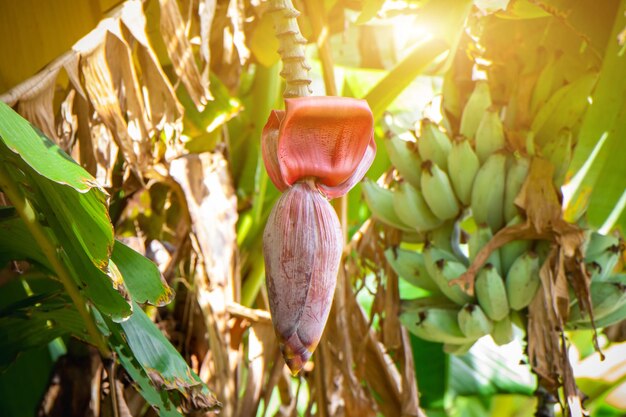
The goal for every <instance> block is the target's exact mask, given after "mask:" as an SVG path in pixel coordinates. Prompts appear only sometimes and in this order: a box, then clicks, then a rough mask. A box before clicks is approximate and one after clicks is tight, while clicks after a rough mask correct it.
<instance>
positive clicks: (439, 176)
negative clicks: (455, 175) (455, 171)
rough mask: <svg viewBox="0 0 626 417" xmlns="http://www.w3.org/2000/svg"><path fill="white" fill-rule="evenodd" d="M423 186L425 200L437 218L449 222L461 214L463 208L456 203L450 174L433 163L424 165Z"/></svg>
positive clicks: (426, 162)
mask: <svg viewBox="0 0 626 417" xmlns="http://www.w3.org/2000/svg"><path fill="white" fill-rule="evenodd" d="M421 185H422V193H423V194H424V199H425V200H426V203H427V204H428V207H430V209H431V210H432V212H433V213H434V214H435V216H437V217H438V218H440V219H441V220H448V219H452V218H455V217H456V216H457V215H458V214H459V211H460V210H461V207H460V206H459V203H458V202H457V201H456V196H455V194H454V190H453V189H452V184H450V179H449V178H448V174H446V173H445V172H444V171H443V170H442V169H441V168H439V166H437V164H435V163H434V162H433V161H424V163H423V164H422V178H421Z"/></svg>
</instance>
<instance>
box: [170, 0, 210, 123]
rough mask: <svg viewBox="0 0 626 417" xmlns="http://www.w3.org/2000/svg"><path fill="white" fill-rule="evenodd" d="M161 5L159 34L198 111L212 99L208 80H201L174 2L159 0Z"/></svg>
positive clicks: (183, 23) (183, 25)
mask: <svg viewBox="0 0 626 417" xmlns="http://www.w3.org/2000/svg"><path fill="white" fill-rule="evenodd" d="M159 3H160V5H161V34H162V36H163V40H164V41H165V46H166V47H167V52H168V54H169V56H170V59H171V60H172V65H173V67H174V71H176V75H178V77H179V78H180V79H181V81H182V82H183V84H184V85H185V88H187V91H188V92H189V96H190V97H191V99H192V100H193V102H194V104H195V105H196V108H197V109H198V111H202V110H203V109H204V106H206V104H207V102H208V101H209V100H212V99H213V97H212V96H211V93H210V91H209V85H208V83H207V81H208V80H203V78H202V77H201V75H200V71H199V70H198V67H197V66H196V63H195V62H194V59H193V51H192V49H191V44H190V43H189V40H188V39H187V36H186V30H185V22H184V21H183V18H182V16H181V14H180V10H179V8H178V4H176V0H159Z"/></svg>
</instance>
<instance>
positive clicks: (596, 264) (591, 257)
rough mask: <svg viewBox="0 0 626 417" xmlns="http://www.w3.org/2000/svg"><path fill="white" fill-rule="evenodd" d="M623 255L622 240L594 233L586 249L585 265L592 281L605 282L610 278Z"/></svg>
mask: <svg viewBox="0 0 626 417" xmlns="http://www.w3.org/2000/svg"><path fill="white" fill-rule="evenodd" d="M620 255H621V242H620V239H619V238H617V237H615V236H613V235H602V234H600V233H597V232H592V233H591V235H590V237H589V240H588V243H587V246H586V248H585V263H586V264H587V270H588V271H589V272H590V274H591V280H592V281H603V280H604V279H605V278H606V277H608V276H609V275H610V274H611V272H612V271H613V269H614V268H615V266H616V265H617V263H618V262H619V258H620Z"/></svg>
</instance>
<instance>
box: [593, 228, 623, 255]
mask: <svg viewBox="0 0 626 417" xmlns="http://www.w3.org/2000/svg"><path fill="white" fill-rule="evenodd" d="M619 246H620V239H619V238H618V237H616V236H613V235H603V234H601V233H598V232H591V233H590V234H589V237H588V238H587V242H585V262H593V261H594V260H595V259H596V258H598V257H599V256H601V255H602V253H604V252H605V251H606V250H607V249H609V248H611V247H617V248H619Z"/></svg>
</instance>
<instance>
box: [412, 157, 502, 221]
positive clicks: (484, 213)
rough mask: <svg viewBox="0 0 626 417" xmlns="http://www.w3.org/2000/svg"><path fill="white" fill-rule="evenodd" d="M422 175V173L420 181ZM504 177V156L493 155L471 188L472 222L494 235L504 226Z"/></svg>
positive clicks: (479, 172) (477, 175)
mask: <svg viewBox="0 0 626 417" xmlns="http://www.w3.org/2000/svg"><path fill="white" fill-rule="evenodd" d="M423 175H424V174H423V173H422V180H423V179H424V176H423ZM505 175H506V156H505V155H504V154H502V153H494V154H491V155H490V156H489V157H488V158H487V160H486V161H485V163H484V165H483V166H481V167H480V169H479V170H478V173H477V174H476V179H474V185H473V186H472V202H471V208H472V214H473V216H474V220H475V222H476V224H482V223H487V224H488V225H489V227H491V230H492V232H494V233H495V232H496V231H498V230H499V229H500V228H501V227H502V225H503V224H504V213H503V205H504V185H505ZM435 214H436V213H435Z"/></svg>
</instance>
